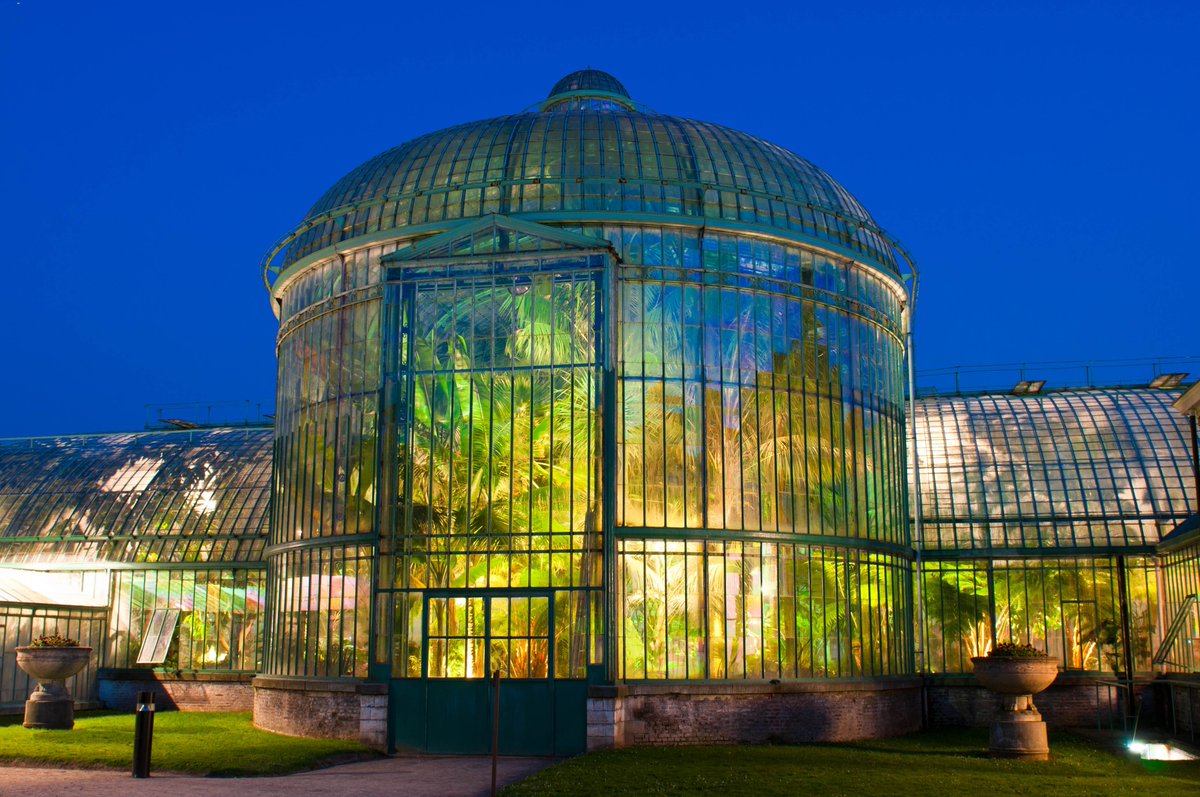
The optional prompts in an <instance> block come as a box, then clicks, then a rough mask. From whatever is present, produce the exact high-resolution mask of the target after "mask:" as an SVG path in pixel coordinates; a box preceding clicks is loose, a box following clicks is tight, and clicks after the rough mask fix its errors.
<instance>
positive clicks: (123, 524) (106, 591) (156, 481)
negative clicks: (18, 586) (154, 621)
mask: <svg viewBox="0 0 1200 797" xmlns="http://www.w3.org/2000/svg"><path fill="white" fill-rule="evenodd" d="M271 440H272V433H271V430H269V429H211V430H201V431H181V432H154V433H143V434H106V435H90V436H78V437H57V438H38V439H25V440H5V441H0V567H3V566H4V565H9V566H10V567H13V568H22V569H25V568H28V569H34V570H37V571H48V572H52V573H53V572H56V571H57V572H58V573H60V574H61V575H60V577H61V578H63V579H67V580H69V581H72V582H74V581H78V580H79V579H83V582H81V583H85V584H86V585H87V589H88V592H89V594H91V595H92V596H93V597H96V598H97V599H98V600H99V601H100V602H102V603H103V602H107V604H108V609H107V610H103V611H104V614H105V615H106V620H105V621H106V624H107V632H106V634H105V635H103V636H102V637H100V638H94V639H93V642H94V644H95V645H96V646H97V647H98V648H99V649H100V650H101V654H100V659H101V661H102V663H103V665H104V666H109V667H128V666H133V664H134V662H135V660H136V657H137V651H138V648H139V646H140V645H141V640H142V634H143V632H144V630H145V628H146V625H147V623H148V622H149V618H150V615H151V613H152V612H153V610H154V609H160V608H173V609H179V610H180V612H181V614H180V621H179V626H178V630H177V632H176V640H175V643H174V644H173V645H172V650H171V655H170V658H169V659H168V661H167V663H166V666H168V667H169V668H171V669H173V670H180V671H214V670H215V671H236V672H255V671H256V670H257V669H258V667H259V662H260V660H261V641H260V639H261V626H262V614H263V596H262V585H263V576H264V565H263V562H262V560H263V554H264V549H265V547H266V542H267V526H268V512H269V502H270V490H269V484H270V475H271ZM14 572H18V573H19V572H24V570H19V571H17V570H14Z"/></svg>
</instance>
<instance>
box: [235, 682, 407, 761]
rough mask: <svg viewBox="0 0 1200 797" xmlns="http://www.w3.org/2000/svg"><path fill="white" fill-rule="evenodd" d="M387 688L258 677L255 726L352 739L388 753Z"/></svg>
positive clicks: (290, 734) (287, 731)
mask: <svg viewBox="0 0 1200 797" xmlns="http://www.w3.org/2000/svg"><path fill="white" fill-rule="evenodd" d="M387 723H388V686H387V684H381V683H365V682H362V681H335V680H323V679H318V678H279V677H269V676H263V675H260V676H259V677H257V678H255V679H254V725H255V727H257V728H262V729H263V730H264V731H272V732H274V733H282V734H286V735H288V736H305V737H308V738H310V739H353V740H356V741H359V742H362V743H363V744H364V745H366V746H367V747H370V748H372V749H374V750H379V751H382V752H387Z"/></svg>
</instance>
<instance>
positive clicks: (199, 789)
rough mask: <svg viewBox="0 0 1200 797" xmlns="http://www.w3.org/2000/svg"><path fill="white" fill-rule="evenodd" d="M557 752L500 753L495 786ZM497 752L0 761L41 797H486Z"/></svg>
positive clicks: (8, 784)
mask: <svg viewBox="0 0 1200 797" xmlns="http://www.w3.org/2000/svg"><path fill="white" fill-rule="evenodd" d="M557 762H558V759H554V758H501V759H500V766H499V770H498V774H497V777H496V782H497V787H498V788H499V787H501V786H507V785H508V784H511V783H516V782H517V781H520V780H524V779H525V778H527V777H529V776H530V775H532V774H534V773H535V772H538V771H539V770H542V769H545V768H546V767H548V766H552V765H553V764H555V763H557ZM491 783H492V759H491V758H488V757H486V756H395V757H392V758H380V759H375V760H373V761H360V762H358V763H354V764H342V765H341V766H336V767H329V768H328V769H317V770H313V771H312V772H301V773H299V774H296V775H287V776H285V777H279V778H197V777H189V776H187V775H174V774H167V773H162V774H157V775H152V776H151V777H150V778H149V779H148V780H137V779H135V778H132V777H130V775H129V773H127V772H113V771H111V770H94V769H93V770H87V769H41V768H33V767H0V794H36V795H38V797H79V795H81V794H86V795H88V797H157V796H158V795H169V797H185V795H186V796H188V797H190V795H197V796H198V797H218V795H219V796H220V797H226V796H227V795H231V794H248V795H249V794H252V795H254V797H303V795H308V794H321V795H334V794H351V795H354V797H377V796H378V797H383V796H384V795H387V796H388V797H399V795H403V797H485V796H486V795H487V794H488V793H489V792H490V790H491Z"/></svg>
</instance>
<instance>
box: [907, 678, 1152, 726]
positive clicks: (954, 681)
mask: <svg viewBox="0 0 1200 797" xmlns="http://www.w3.org/2000/svg"><path fill="white" fill-rule="evenodd" d="M1101 680H1112V679H1111V678H1107V679H1106V678H1096V677H1093V676H1087V675H1074V674H1068V673H1060V674H1059V676H1058V678H1057V679H1055V681H1054V683H1053V684H1051V686H1050V688H1049V689H1047V690H1046V691H1045V692H1042V693H1041V694H1039V695H1034V696H1033V703H1034V705H1036V706H1037V709H1038V711H1040V712H1041V714H1042V718H1043V719H1044V720H1045V721H1046V725H1047V726H1048V727H1050V728H1095V727H1097V726H1098V725H1099V726H1100V727H1110V726H1111V725H1114V724H1115V725H1116V726H1118V727H1119V725H1120V723H1121V712H1122V711H1123V708H1124V707H1123V706H1122V705H1121V700H1120V697H1119V695H1118V693H1117V690H1116V689H1109V688H1107V687H1105V686H1102V685H1098V681H1101ZM1147 684H1148V682H1145V681H1137V682H1135V684H1134V693H1135V695H1138V696H1140V695H1141V693H1142V691H1143V690H1144V689H1145V688H1146V686H1147ZM926 694H927V700H928V706H929V724H930V725H931V726H933V727H959V728H963V727H967V728H981V727H987V726H988V725H990V724H991V723H992V722H993V721H994V720H995V719H996V716H997V714H998V713H999V711H1000V700H1001V699H1000V697H999V696H998V695H996V694H995V693H993V692H989V691H988V690H986V689H984V688H983V687H982V686H980V685H979V684H978V683H976V682H975V679H974V676H970V675H943V676H938V675H934V676H930V677H929V679H928V683H927V690H926Z"/></svg>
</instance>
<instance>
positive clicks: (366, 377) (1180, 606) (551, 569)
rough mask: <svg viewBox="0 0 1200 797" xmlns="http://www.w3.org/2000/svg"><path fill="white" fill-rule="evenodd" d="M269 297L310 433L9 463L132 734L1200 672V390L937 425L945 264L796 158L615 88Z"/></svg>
mask: <svg viewBox="0 0 1200 797" xmlns="http://www.w3.org/2000/svg"><path fill="white" fill-rule="evenodd" d="M262 270H263V279H264V282H265V283H266V288H267V290H268V292H269V295H270V298H271V303H272V308H273V309H274V311H275V312H276V314H277V316H278V318H279V323H280V327H279V334H278V338H277V352H278V363H279V365H278V368H279V370H278V394H277V404H276V412H275V417H274V422H273V424H271V425H269V426H264V427H262V428H250V429H245V428H243V429H233V428H199V429H192V430H190V431H180V432H161V431H160V432H147V433H144V434H130V435H100V436H91V437H75V438H53V439H45V440H25V441H6V442H4V443H3V444H0V568H2V569H0V578H7V579H9V581H8V582H5V581H0V611H4V612H7V615H6V616H7V617H9V621H8V622H9V623H10V625H19V627H20V628H21V629H22V631H21V632H20V634H23V635H24V636H20V635H18V636H20V639H26V638H28V635H29V634H31V633H38V632H40V631H39V629H42V628H50V627H52V626H53V627H58V628H65V627H67V626H66V625H65V624H68V623H72V624H73V625H70V628H73V629H74V628H78V629H79V631H78V633H79V635H80V636H81V638H82V637H86V638H87V639H88V640H89V641H90V642H91V644H93V645H94V646H95V647H97V649H98V650H99V651H100V655H99V656H98V658H97V662H96V664H97V666H98V667H99V668H100V669H99V671H96V670H95V668H93V670H89V671H88V672H87V673H85V675H84V676H81V680H80V681H79V684H78V685H77V687H76V689H77V691H78V692H79V693H80V694H81V695H87V696H88V698H89V699H93V700H101V701H103V702H106V703H110V704H111V703H112V702H113V701H114V700H116V698H115V697H114V695H116V696H119V695H123V694H127V692H128V689H129V686H128V685H129V684H131V683H144V682H145V679H147V678H149V679H151V680H152V681H153V682H154V683H155V684H156V688H158V689H160V690H162V691H163V693H164V694H165V695H166V696H167V697H168V698H169V699H170V700H173V701H174V702H176V703H177V704H179V705H181V706H185V707H187V706H189V705H190V706H193V707H198V708H206V707H207V708H213V707H215V706H217V705H218V704H220V705H221V706H226V707H227V706H229V705H236V706H246V707H248V706H250V705H252V706H253V709H254V712H255V722H256V724H257V725H259V726H260V727H262V728H266V729H268V730H274V731H279V732H284V733H291V734H296V735H307V736H336V737H344V738H359V739H362V740H364V741H366V742H367V743H369V744H372V745H374V746H376V747H379V748H383V749H399V750H421V751H429V752H440V753H468V752H483V751H486V750H487V749H488V747H489V744H490V739H491V733H492V723H493V721H494V720H497V715H496V714H495V711H496V707H498V709H499V714H498V722H499V727H500V739H501V752H502V753H506V754H543V755H545V754H572V753H577V752H581V751H583V750H585V749H598V748H603V747H611V746H621V745H633V744H687V743H706V742H746V741H750V742H778V741H784V742H800V741H839V740H847V739H861V738H872V737H879V736H886V735H892V734H899V733H904V732H908V731H911V730H915V729H917V728H919V727H921V726H922V724H923V723H928V722H946V723H949V724H954V723H956V722H957V723H963V722H966V723H969V722H970V721H971V717H970V716H967V714H969V712H967V713H964V711H963V710H962V706H963V705H967V704H971V701H975V700H978V699H981V698H978V696H977V695H975V692H977V691H979V690H977V689H975V687H973V686H972V685H971V684H970V683H969V675H968V674H969V671H970V664H969V659H970V657H971V656H972V655H976V654H980V653H986V651H987V650H989V649H990V648H991V646H992V645H994V644H996V643H997V642H1000V641H1008V640H1018V641H1023V642H1029V643H1031V644H1033V645H1035V646H1037V647H1039V648H1041V649H1043V650H1045V651H1047V652H1049V653H1050V654H1051V655H1054V656H1056V657H1058V658H1059V659H1060V661H1061V662H1062V665H1063V668H1064V670H1065V672H1064V674H1063V676H1060V682H1061V683H1060V684H1059V685H1058V686H1056V687H1055V689H1056V690H1058V691H1057V692H1054V691H1052V692H1051V693H1047V701H1048V702H1047V709H1046V711H1047V717H1048V718H1050V719H1052V720H1053V719H1055V716H1056V715H1055V712H1056V711H1058V712H1059V713H1058V714H1057V717H1058V719H1059V720H1060V721H1061V722H1072V721H1075V720H1078V719H1079V718H1080V717H1081V716H1082V714H1079V713H1078V712H1079V711H1080V709H1079V707H1080V706H1083V707H1084V710H1086V711H1091V712H1092V714H1093V715H1094V714H1095V713H1096V712H1101V711H1106V710H1108V708H1109V707H1111V705H1112V704H1113V701H1114V699H1115V698H1114V697H1113V694H1115V695H1116V696H1117V697H1118V698H1119V696H1120V694H1121V692H1120V690H1121V689H1125V690H1127V691H1128V692H1129V693H1130V694H1132V692H1133V690H1134V689H1135V684H1134V680H1135V676H1136V677H1137V678H1138V679H1140V681H1139V683H1142V682H1145V681H1146V680H1147V679H1148V678H1149V677H1151V676H1152V675H1153V674H1154V672H1155V671H1161V670H1163V669H1164V667H1168V666H1169V667H1172V668H1175V669H1176V670H1177V671H1185V672H1191V671H1194V670H1195V669H1196V663H1195V661H1194V659H1193V658H1191V655H1192V654H1191V652H1190V651H1191V648H1190V645H1191V640H1192V639H1193V638H1196V637H1200V629H1197V627H1196V608H1195V607H1196V597H1195V596H1196V593H1197V591H1198V590H1200V572H1198V571H1197V569H1196V562H1197V561H1198V560H1200V554H1198V551H1200V541H1198V534H1197V533H1196V532H1195V531H1194V528H1195V520H1196V517H1195V513H1196V511H1197V488H1196V480H1195V471H1196V465H1195V464H1194V459H1195V456H1196V452H1195V425H1194V423H1192V424H1190V425H1189V422H1188V419H1187V417H1186V414H1187V412H1188V410H1187V408H1186V407H1181V406H1180V405H1178V402H1179V401H1182V399H1181V396H1182V395H1183V391H1184V388H1185V387H1186V385H1181V384H1180V383H1181V381H1182V379H1176V380H1174V381H1173V382H1167V383H1164V382H1162V380H1157V381H1156V382H1154V383H1150V382H1149V381H1146V382H1143V383H1142V384H1140V385H1136V386H1128V385H1126V386H1124V387H1120V388H1107V389H1099V388H1096V387H1094V386H1093V387H1088V388H1086V389H1066V386H1062V387H1056V388H1054V389H1049V390H1045V391H1043V390H1041V385H1040V384H1039V386H1038V389H1036V390H1030V389H1028V386H1029V384H1030V383H1029V382H1022V383H1021V385H1025V386H1026V387H1025V388H1021V386H1020V385H1018V388H1019V389H1017V390H1012V389H1006V390H1000V391H996V390H991V391H977V392H972V391H963V390H955V391H950V392H943V393H940V394H924V393H922V392H919V391H914V390H912V389H911V388H910V387H909V384H910V382H909V380H910V379H911V373H910V372H909V370H908V368H909V367H910V366H911V358H909V357H906V355H907V353H908V352H909V351H910V346H911V321H912V314H913V297H914V294H915V292H916V270H915V266H914V264H913V263H912V261H911V258H910V257H909V255H908V253H907V252H906V251H905V250H904V248H903V247H902V246H901V245H900V244H899V243H898V242H897V241H896V239H894V238H893V237H891V236H890V235H888V234H887V233H886V232H885V231H884V230H883V229H882V228H881V227H880V226H878V225H877V224H876V223H875V221H874V220H873V219H872V217H871V216H870V215H869V214H868V213H867V211H866V210H865V209H864V208H863V207H862V206H861V205H860V204H859V203H858V202H857V201H856V200H855V199H854V197H853V196H852V195H851V194H850V193H849V192H847V191H846V189H844V188H843V187H842V186H841V185H839V184H838V183H837V182H836V181H834V180H833V178H831V177H830V176H829V175H828V174H826V173H825V172H823V171H822V170H820V169H819V168H817V167H816V166H814V165H813V164H811V163H809V162H808V161H806V160H804V159H803V158H801V157H799V156H797V155H795V154H793V153H791V152H788V151H787V150H784V149H782V148H780V147H778V146H775V145H773V144H770V143H768V142H766V141H763V140H761V139H758V138H755V137H753V136H751V135H748V134H746V133H741V132H738V131H735V130H731V129H729V128H726V127H722V126H720V125H716V124H711V123H707V122H699V121H695V120H691V119H686V118H682V117H676V116H668V115H665V114H661V113H658V112H656V111H654V110H652V109H651V108H649V107H647V106H645V105H642V104H641V103H639V102H636V101H635V100H633V99H632V98H631V96H630V94H629V92H628V91H627V90H626V89H625V88H624V86H622V84H621V83H620V82H619V81H617V80H616V79H615V78H613V77H612V76H611V75H608V74H606V73H603V72H599V71H597V70H583V71H581V72H576V73H573V74H571V75H568V76H567V77H565V78H563V79H562V80H561V81H559V82H558V83H557V84H556V85H555V86H554V87H553V88H552V89H551V91H550V93H549V95H548V97H547V98H546V99H545V100H543V101H541V102H540V103H536V104H535V105H533V106H531V107H530V108H528V109H526V110H525V111H522V112H520V113H516V114H514V115H511V116H505V117H500V118H497V119H490V120H484V121H479V122H473V123H469V124H463V125H459V126H456V127H452V128H449V129H446V130H442V131H439V132H435V133H431V134H429V135H425V136H422V137H419V138H416V139H414V140H412V141H409V142H407V143H404V144H401V145H400V146H398V147H395V148H394V149H391V150H388V151H386V152H384V153H382V154H380V155H378V156H376V157H374V158H372V159H370V160H368V161H366V162H365V163H364V164H363V165H361V166H359V167H358V168H356V169H354V170H353V171H352V172H350V173H349V174H348V175H346V177H344V178H343V179H341V180H340V181H338V182H337V183H336V184H335V185H334V186H333V187H332V188H330V189H329V190H328V191H327V192H326V194H325V195H324V196H323V197H321V198H320V199H319V200H318V201H317V203H316V204H315V205H314V206H313V207H312V209H311V210H310V211H309V212H308V213H307V214H306V215H305V216H304V218H303V220H302V221H301V223H300V224H299V225H297V226H296V227H295V228H294V229H293V230H292V231H290V232H289V233H288V234H286V235H285V236H284V237H283V238H281V239H280V240H279V241H278V242H277V243H276V245H275V246H273V247H272V248H271V250H270V251H269V252H268V254H267V255H266V257H265V258H264V260H263V263H262ZM1176 376H1180V377H1183V376H1184V375H1176ZM914 394H915V395H914ZM1188 395H1191V394H1190V393H1189V394H1188ZM1173 402H1176V406H1174V407H1173V406H1172V403H1173ZM1189 406H1190V405H1189ZM1193 412H1194V410H1193ZM1189 524H1190V525H1189ZM1189 529H1192V531H1189ZM39 578H41V579H52V580H53V581H52V583H34V582H35V581H37V579H39ZM6 584H9V585H10V586H6ZM39 590H40V591H39ZM21 596H24V598H22V597H21ZM9 597H13V600H11V601H10V600H7V598H9ZM31 608H36V609H37V612H36V613H35V614H37V619H36V620H35V619H20V620H16V619H15V618H17V617H18V616H20V617H25V615H21V612H26V613H27V612H28V611H29V610H30V609H31ZM170 612H173V613H174V614H168V613H170ZM39 613H40V614H39ZM55 618H58V619H55ZM39 623H40V624H39ZM56 623H58V625H56ZM13 639H14V640H17V636H14V637H13ZM7 640H8V637H3V641H4V644H5V645H6V650H7V649H8V648H10V647H12V645H13V644H16V643H15V642H14V643H10V642H8V641H7ZM1118 640H1119V642H1118ZM153 650H158V651H159V653H160V654H161V655H160V657H159V659H158V660H153V656H152V655H151V653H152V652H153ZM148 651H149V652H148ZM1130 663H1132V665H1133V666H1132V667H1131V666H1129V664H1130ZM2 666H3V667H6V668H7V669H0V676H3V678H4V679H5V680H4V682H3V683H4V684H5V688H6V689H8V691H6V692H4V693H3V694H4V697H3V700H4V701H7V702H14V701H19V700H20V699H21V692H22V689H24V688H25V686H24V684H23V682H22V683H18V682H16V681H13V680H12V679H13V678H15V677H16V676H14V675H13V668H12V667H11V665H10V664H7V663H6V664H4V665H2ZM1118 673H1120V674H1121V677H1122V679H1123V680H1122V681H1120V682H1117V686H1115V687H1110V686H1102V685H1103V684H1107V683H1108V682H1110V681H1114V677H1115V676H1116V675H1117V674H1118ZM88 679H91V680H88ZM139 679H141V680H139ZM10 681H11V682H12V686H11V688H10V687H9V683H10ZM96 682H98V685H95V684H96ZM196 684H204V685H207V686H206V688H205V690H202V691H198V690H197V689H196V688H194V687H195V686H196ZM218 684H219V685H220V688H219V689H218V688H217V686H216V685H218ZM1136 688H1138V689H1140V688H1142V687H1140V686H1136ZM1114 689H1115V690H1116V692H1115V693H1113V694H1110V693H1111V692H1113V690H1114ZM122 690H125V691H122ZM1081 695H1083V696H1084V697H1080V696H1081ZM1089 695H1090V697H1087V696H1089ZM1084 698H1086V699H1084ZM1039 705H1041V699H1039ZM1056 706H1062V708H1061V709H1057V708H1056ZM1071 707H1074V708H1071ZM1071 711H1075V712H1076V713H1075V714H1071V713H1070V712H1071ZM1093 721H1094V717H1092V718H1091V719H1089V720H1088V722H1093ZM1085 724H1087V723H1086V722H1085Z"/></svg>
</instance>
